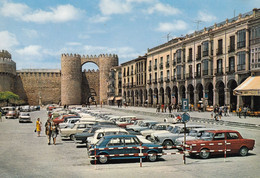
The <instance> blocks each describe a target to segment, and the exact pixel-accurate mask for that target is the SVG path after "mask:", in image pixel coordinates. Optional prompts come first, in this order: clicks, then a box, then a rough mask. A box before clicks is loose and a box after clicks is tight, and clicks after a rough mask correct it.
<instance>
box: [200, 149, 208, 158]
mask: <svg viewBox="0 0 260 178" xmlns="http://www.w3.org/2000/svg"><path fill="white" fill-rule="evenodd" d="M199 156H200V158H202V159H208V158H209V157H210V152H209V150H208V149H202V150H200V153H199Z"/></svg>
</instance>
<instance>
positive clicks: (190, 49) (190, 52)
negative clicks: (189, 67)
mask: <svg viewBox="0 0 260 178" xmlns="http://www.w3.org/2000/svg"><path fill="white" fill-rule="evenodd" d="M191 61H192V48H189V57H188V62H191Z"/></svg>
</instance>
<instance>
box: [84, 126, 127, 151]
mask: <svg viewBox="0 0 260 178" xmlns="http://www.w3.org/2000/svg"><path fill="white" fill-rule="evenodd" d="M118 134H120V135H127V134H128V132H127V131H126V130H125V129H123V128H102V129H99V130H97V131H96V132H95V134H94V136H93V137H88V138H87V141H86V142H87V143H86V144H87V148H90V147H91V145H94V144H96V143H97V142H98V141H99V140H100V139H101V138H102V137H103V136H105V135H118Z"/></svg>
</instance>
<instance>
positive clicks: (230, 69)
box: [226, 66, 235, 75]
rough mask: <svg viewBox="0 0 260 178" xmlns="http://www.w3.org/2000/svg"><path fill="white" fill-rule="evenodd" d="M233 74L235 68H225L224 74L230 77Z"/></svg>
mask: <svg viewBox="0 0 260 178" xmlns="http://www.w3.org/2000/svg"><path fill="white" fill-rule="evenodd" d="M233 73H235V67H230V66H229V67H226V74H228V75H230V74H233Z"/></svg>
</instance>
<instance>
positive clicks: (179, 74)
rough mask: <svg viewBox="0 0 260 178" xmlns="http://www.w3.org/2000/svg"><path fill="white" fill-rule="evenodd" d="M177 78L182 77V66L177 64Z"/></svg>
mask: <svg viewBox="0 0 260 178" xmlns="http://www.w3.org/2000/svg"><path fill="white" fill-rule="evenodd" d="M177 79H181V66H177Z"/></svg>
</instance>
